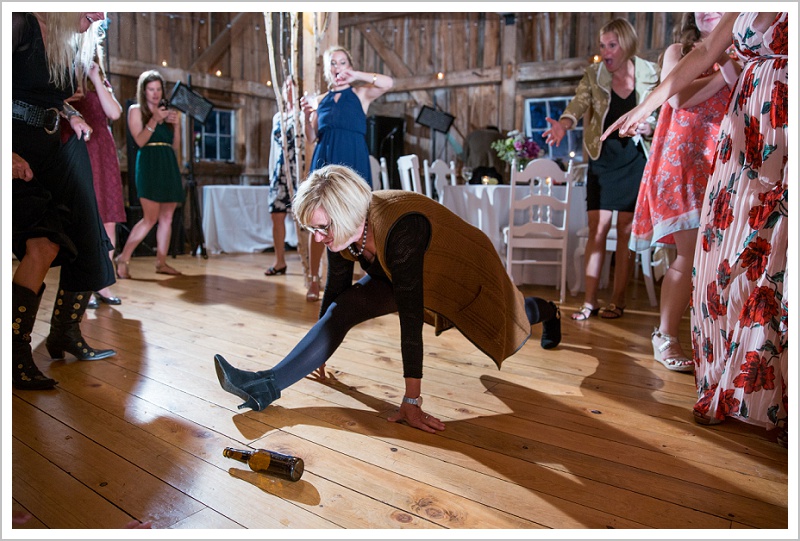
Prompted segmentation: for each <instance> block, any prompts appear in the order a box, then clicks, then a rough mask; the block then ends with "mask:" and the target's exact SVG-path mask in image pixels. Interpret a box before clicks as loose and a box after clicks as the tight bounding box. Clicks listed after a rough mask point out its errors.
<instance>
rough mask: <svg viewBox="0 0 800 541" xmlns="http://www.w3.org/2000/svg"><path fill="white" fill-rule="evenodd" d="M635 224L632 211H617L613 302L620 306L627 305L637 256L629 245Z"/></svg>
mask: <svg viewBox="0 0 800 541" xmlns="http://www.w3.org/2000/svg"><path fill="white" fill-rule="evenodd" d="M632 225H633V213H632V212H618V213H617V251H616V258H615V264H614V291H613V293H612V295H611V302H612V303H614V304H615V305H617V306H619V307H620V308H624V307H625V297H626V293H627V291H628V282H629V281H630V277H631V271H633V265H634V263H635V261H636V258H635V257H634V256H633V252H631V250H630V248H629V247H628V241H629V240H630V238H631V229H632Z"/></svg>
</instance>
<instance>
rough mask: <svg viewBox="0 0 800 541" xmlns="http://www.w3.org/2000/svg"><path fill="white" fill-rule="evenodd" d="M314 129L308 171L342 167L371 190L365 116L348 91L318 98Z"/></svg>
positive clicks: (354, 96)
mask: <svg viewBox="0 0 800 541" xmlns="http://www.w3.org/2000/svg"><path fill="white" fill-rule="evenodd" d="M337 96H338V100H337ZM317 129H318V132H319V141H318V142H317V146H316V148H314V155H313V157H312V158H311V170H312V171H315V170H317V169H319V168H320V167H323V166H325V165H333V164H335V165H346V166H348V167H350V168H351V169H354V170H355V171H356V172H357V173H358V174H359V175H361V178H363V179H364V180H365V181H366V182H367V184H369V185H370V188H371V187H372V169H371V168H370V165H369V149H368V148H367V138H366V135H367V115H366V114H364V109H363V108H362V107H361V100H359V99H358V96H357V95H356V93H355V92H354V91H353V89H352V88H345V89H344V90H339V91H331V92H328V93H327V94H326V95H325V97H324V98H322V101H320V102H319V107H318V108H317Z"/></svg>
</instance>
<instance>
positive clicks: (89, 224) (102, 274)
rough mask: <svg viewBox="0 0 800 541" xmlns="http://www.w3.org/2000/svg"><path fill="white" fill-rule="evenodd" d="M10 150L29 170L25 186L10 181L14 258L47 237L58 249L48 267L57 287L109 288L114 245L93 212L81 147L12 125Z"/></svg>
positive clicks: (92, 195)
mask: <svg viewBox="0 0 800 541" xmlns="http://www.w3.org/2000/svg"><path fill="white" fill-rule="evenodd" d="M12 147H13V151H14V152H16V153H17V154H19V155H20V156H21V157H22V158H24V159H25V160H26V161H27V162H28V164H29V165H30V167H31V170H32V171H33V180H31V181H30V182H25V181H24V180H22V179H13V181H12V186H13V188H12V200H13V203H12V220H11V225H12V250H13V252H14V255H15V256H16V257H17V259H19V260H22V258H23V257H25V250H26V242H27V240H28V239H31V238H40V237H46V238H48V239H50V240H51V241H52V242H54V243H55V244H57V245H58V246H59V248H60V250H59V253H58V255H57V256H56V259H55V260H54V261H53V264H52V266H60V267H61V279H60V285H59V287H61V288H63V289H65V290H67V291H97V290H100V289H103V288H104V287H107V286H110V285H111V284H113V283H114V282H115V277H114V266H113V264H112V263H111V259H110V258H109V257H108V252H109V251H110V250H112V249H113V246H112V245H111V241H110V240H109V238H108V235H106V232H105V228H104V227H103V223H102V221H101V219H100V213H99V212H98V210H97V199H96V196H95V192H94V185H93V182H92V167H91V163H90V161H89V153H88V152H87V151H86V143H85V142H84V141H82V140H80V141H79V140H78V138H77V137H76V136H75V135H72V137H70V139H69V140H68V141H67V142H66V143H64V144H63V145H62V144H61V141H60V135H59V134H58V132H56V133H55V134H53V135H47V134H45V132H44V130H43V129H42V128H33V127H31V126H28V125H26V124H24V123H22V122H19V121H14V122H13V133H12Z"/></svg>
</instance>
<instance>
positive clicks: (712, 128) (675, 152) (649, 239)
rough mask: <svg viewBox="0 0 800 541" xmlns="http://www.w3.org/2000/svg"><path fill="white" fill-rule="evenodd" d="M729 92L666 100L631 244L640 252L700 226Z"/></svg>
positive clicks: (638, 207)
mask: <svg viewBox="0 0 800 541" xmlns="http://www.w3.org/2000/svg"><path fill="white" fill-rule="evenodd" d="M715 68H716V66H715ZM710 73H713V71H712V72H709V74H710ZM730 95H731V90H730V88H728V87H727V86H725V87H723V88H721V89H720V90H719V91H718V92H717V93H716V94H714V95H713V96H711V97H710V98H709V99H707V100H706V101H704V102H703V103H699V104H697V105H695V106H692V107H687V108H685V109H673V108H672V106H670V104H669V103H665V104H664V105H662V106H661V111H660V112H659V114H658V125H657V126H656V131H655V133H654V134H653V144H652V145H651V147H650V157H649V158H648V159H647V165H646V166H645V169H644V174H643V175H642V185H641V187H640V188H639V197H638V199H637V201H636V211H635V213H634V215H633V228H632V232H631V239H630V242H629V247H630V249H631V250H633V251H635V252H641V251H643V250H646V249H648V248H650V247H651V246H653V245H654V244H655V243H657V242H660V243H664V244H674V240H673V238H672V233H674V232H676V231H684V230H687V229H697V228H698V227H699V225H700V209H701V207H702V206H703V198H704V197H705V193H706V185H707V184H708V178H709V177H710V176H711V164H712V162H713V161H714V151H715V149H716V147H717V134H718V133H719V124H720V122H722V117H723V116H724V115H725V110H726V108H727V105H728V100H729V99H730Z"/></svg>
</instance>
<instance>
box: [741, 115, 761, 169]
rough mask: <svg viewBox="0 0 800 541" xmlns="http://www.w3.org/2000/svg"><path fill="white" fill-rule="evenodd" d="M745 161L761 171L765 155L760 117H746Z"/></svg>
mask: <svg viewBox="0 0 800 541" xmlns="http://www.w3.org/2000/svg"><path fill="white" fill-rule="evenodd" d="M744 138H745V158H744V159H745V161H746V162H747V163H749V164H750V166H751V167H752V168H753V169H756V170H757V169H761V160H762V157H763V155H764V135H763V134H762V133H761V122H760V121H759V120H758V117H755V116H747V115H745V119H744Z"/></svg>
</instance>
